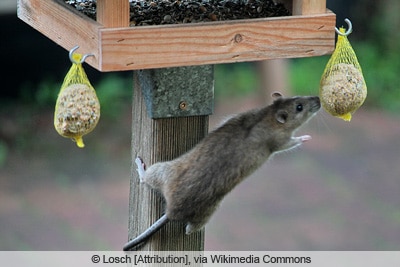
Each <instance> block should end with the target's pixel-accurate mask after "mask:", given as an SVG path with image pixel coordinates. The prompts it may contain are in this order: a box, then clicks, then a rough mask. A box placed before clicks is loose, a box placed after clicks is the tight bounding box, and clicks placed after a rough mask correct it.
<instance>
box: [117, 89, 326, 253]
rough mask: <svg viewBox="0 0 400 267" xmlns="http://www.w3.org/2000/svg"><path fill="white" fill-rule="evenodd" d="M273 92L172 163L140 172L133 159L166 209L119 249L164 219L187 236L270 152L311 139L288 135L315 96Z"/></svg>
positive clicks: (309, 111)
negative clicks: (178, 225)
mask: <svg viewBox="0 0 400 267" xmlns="http://www.w3.org/2000/svg"><path fill="white" fill-rule="evenodd" d="M273 96H274V97H275V98H276V99H275V101H274V102H273V104H271V105H269V106H266V107H263V108H259V109H254V110H250V111H247V112H244V113H241V114H238V115H236V116H234V117H232V118H231V119H229V120H228V121H226V122H225V123H224V124H223V125H222V126H220V127H219V128H217V129H216V130H214V131H212V132H211V133H210V134H208V135H207V136H206V137H205V138H204V139H203V140H202V141H200V142H199V143H198V144H197V145H196V146H195V147H194V148H193V149H191V150H190V151H188V152H187V153H185V154H183V155H182V156H180V157H178V158H176V159H174V160H172V161H167V162H159V163H155V164H153V165H152V166H150V167H149V168H148V169H147V170H146V171H145V169H144V164H143V162H142V160H141V159H140V158H137V159H136V161H135V162H136V164H137V165H138V172H139V177H140V180H141V182H144V183H146V184H148V185H150V186H151V187H152V188H154V189H156V190H158V191H159V192H161V194H162V195H163V197H164V199H165V201H166V212H165V214H164V215H163V216H162V217H161V218H160V219H159V220H158V221H157V222H155V223H154V224H153V225H152V226H151V227H150V228H149V229H147V230H146V231H145V232H144V233H142V234H141V235H139V236H138V237H136V238H135V239H133V240H131V241H129V242H128V243H127V244H126V245H125V246H124V250H130V249H132V248H133V247H135V246H137V245H138V244H140V243H142V242H143V241H144V240H146V239H147V238H149V237H150V236H151V235H153V234H154V233H155V232H157V231H158V230H159V229H160V228H161V227H162V226H163V225H165V224H166V223H167V222H168V221H169V220H174V221H175V220H176V221H183V222H185V223H186V234H190V233H192V232H194V231H197V230H200V229H201V228H202V227H203V226H204V225H205V224H206V223H207V221H208V219H209V218H210V216H211V215H212V214H213V213H214V211H215V210H216V209H217V207H218V204H219V203H220V201H221V200H222V199H223V197H224V196H225V195H226V194H227V193H229V192H230V191H231V190H232V189H233V188H234V187H235V186H236V185H237V184H238V183H240V182H241V181H242V180H244V178H246V177H247V176H248V175H250V174H251V173H252V172H253V171H255V170H256V169H257V168H258V167H260V166H261V165H262V164H263V163H264V162H265V161H266V160H267V159H268V158H269V157H270V156H271V155H272V154H273V153H276V152H280V151H284V150H288V149H292V148H294V147H297V146H299V145H301V144H302V143H303V142H305V141H307V140H310V139H311V137H310V136H309V135H304V136H300V137H293V133H294V132H295V131H296V130H297V129H298V128H299V127H300V126H301V125H303V124H304V123H305V122H306V121H308V120H309V119H310V118H311V117H312V116H313V115H314V114H315V113H316V112H317V111H318V110H319V109H320V106H321V105H320V100H319V98H318V97H317V96H309V97H292V98H283V97H282V96H281V95H280V94H279V93H275V94H274V95H273Z"/></svg>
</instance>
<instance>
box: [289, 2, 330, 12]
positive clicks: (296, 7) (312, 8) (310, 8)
mask: <svg viewBox="0 0 400 267" xmlns="http://www.w3.org/2000/svg"><path fill="white" fill-rule="evenodd" d="M325 12H326V0H293V7H292V13H293V15H312V14H323V13H325Z"/></svg>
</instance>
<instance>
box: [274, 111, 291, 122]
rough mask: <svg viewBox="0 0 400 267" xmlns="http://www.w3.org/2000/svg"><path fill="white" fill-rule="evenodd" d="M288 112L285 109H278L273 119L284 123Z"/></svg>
mask: <svg viewBox="0 0 400 267" xmlns="http://www.w3.org/2000/svg"><path fill="white" fill-rule="evenodd" d="M288 116H289V114H288V113H287V112H286V111H285V110H278V112H277V113H276V114H275V119H276V121H277V122H279V123H282V124H283V123H285V122H286V120H287V118H288Z"/></svg>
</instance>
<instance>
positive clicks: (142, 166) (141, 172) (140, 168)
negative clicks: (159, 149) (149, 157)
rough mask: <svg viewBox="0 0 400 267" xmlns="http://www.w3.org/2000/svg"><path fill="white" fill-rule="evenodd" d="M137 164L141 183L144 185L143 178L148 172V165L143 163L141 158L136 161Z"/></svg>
mask: <svg viewBox="0 0 400 267" xmlns="http://www.w3.org/2000/svg"><path fill="white" fill-rule="evenodd" d="M135 163H136V166H137V172H138V174H139V179H140V182H141V183H143V177H144V174H145V172H146V165H145V164H144V163H143V160H142V159H141V158H140V157H137V158H136V159H135Z"/></svg>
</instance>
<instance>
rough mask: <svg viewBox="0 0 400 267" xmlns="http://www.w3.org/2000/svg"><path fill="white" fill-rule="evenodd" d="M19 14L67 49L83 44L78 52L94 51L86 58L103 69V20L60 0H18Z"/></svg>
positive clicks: (96, 66)
mask: <svg viewBox="0 0 400 267" xmlns="http://www.w3.org/2000/svg"><path fill="white" fill-rule="evenodd" d="M17 15H18V17H19V18H20V19H21V20H23V21H24V22H26V23H27V24H29V25H30V26H31V27H33V28H35V29H36V30H38V31H39V32H41V33H42V34H43V35H45V36H47V37H48V38H50V39H51V40H52V41H54V42H55V43H57V44H58V45H60V46H62V47H64V48H65V49H66V50H68V51H69V50H70V49H71V48H73V47H74V46H76V45H79V47H80V48H79V49H78V50H77V53H81V54H87V53H93V54H94V55H95V57H88V58H87V60H86V62H88V63H89V64H91V65H92V66H93V67H95V68H97V69H99V67H98V56H97V55H98V54H99V53H98V50H99V46H98V42H99V38H98V32H99V28H100V27H102V26H101V25H100V24H99V23H97V22H95V21H93V20H91V19H90V18H88V17H87V16H85V15H83V14H81V13H79V12H78V11H76V10H74V9H73V8H70V7H69V6H67V5H65V4H64V3H62V2H60V1H57V0H48V1H43V0H18V6H17ZM66 58H68V55H67V54H66Z"/></svg>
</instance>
